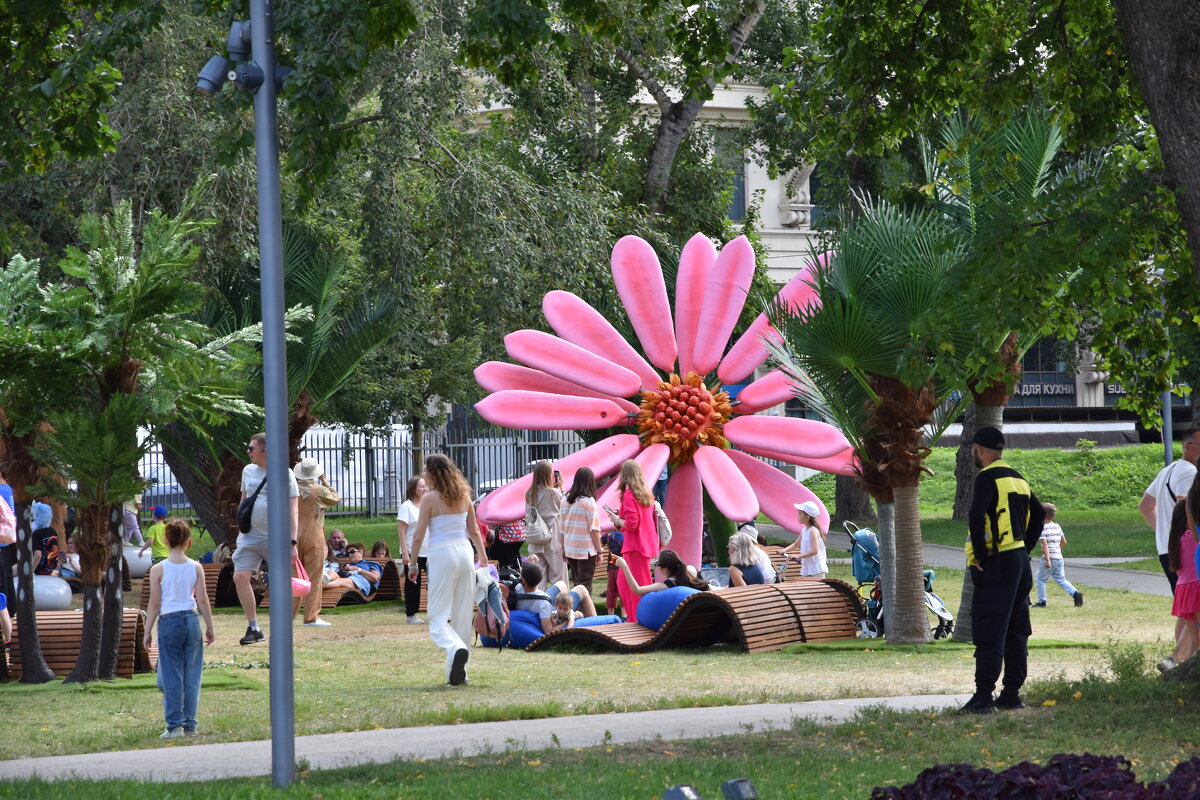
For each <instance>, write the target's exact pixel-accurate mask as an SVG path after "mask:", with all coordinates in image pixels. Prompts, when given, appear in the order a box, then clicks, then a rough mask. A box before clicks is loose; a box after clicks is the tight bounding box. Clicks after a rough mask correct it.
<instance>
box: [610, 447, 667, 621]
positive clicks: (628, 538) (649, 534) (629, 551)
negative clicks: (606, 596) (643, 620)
mask: <svg viewBox="0 0 1200 800" xmlns="http://www.w3.org/2000/svg"><path fill="white" fill-rule="evenodd" d="M617 492H618V493H619V494H620V496H621V510H620V511H619V512H616V511H613V510H612V509H611V508H605V511H607V512H608V516H609V519H610V520H612V524H613V527H615V528H616V529H617V530H619V531H620V532H621V533H622V535H623V536H624V537H625V541H624V543H623V545H622V548H621V553H622V556H623V557H624V559H625V562H626V563H627V564H628V565H629V573H630V574H631V575H632V577H633V578H634V579H635V580H634V582H635V583H636V584H640V585H647V584H649V583H651V578H650V561H651V559H653V558H654V557H655V556H656V555H658V526H657V525H656V524H655V522H654V495H653V494H651V493H650V489H649V487H647V486H646V478H645V476H644V475H643V474H642V467H641V465H640V464H638V463H637V462H636V461H634V460H632V459H630V460H628V461H626V462H625V463H624V464H622V465H621V474H620V477H619V478H618V479H617ZM621 572H622V574H621V576H620V577H619V578H617V591H618V592H619V593H620V595H621V606H622V607H623V608H624V609H625V615H626V617H627V618H628V620H629V621H630V622H637V606H638V601H639V600H640V599H641V595H640V594H639V593H637V592H634V591H633V590H632V589H631V588H630V584H629V582H628V581H627V580H626V577H625V571H624V570H622V571H621ZM610 591H611V590H610Z"/></svg>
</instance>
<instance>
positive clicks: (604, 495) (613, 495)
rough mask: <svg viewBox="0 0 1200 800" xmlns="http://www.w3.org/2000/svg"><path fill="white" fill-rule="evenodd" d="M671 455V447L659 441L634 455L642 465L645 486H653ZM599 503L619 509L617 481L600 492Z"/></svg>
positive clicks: (619, 500)
mask: <svg viewBox="0 0 1200 800" xmlns="http://www.w3.org/2000/svg"><path fill="white" fill-rule="evenodd" d="M670 455H671V448H670V447H667V446H666V445H665V444H662V443H661V442H660V443H659V444H652V445H650V446H649V447H647V448H646V449H645V450H643V451H642V452H640V453H638V454H637V456H635V457H634V459H633V460H634V461H636V462H638V464H639V465H641V467H642V474H643V475H645V477H646V486H648V487H649V488H650V489H653V488H654V482H655V481H657V480H658V476H659V474H660V473H662V468H663V466H664V465H666V463H667V459H668V458H669V457H670ZM597 502H599V503H600V505H601V506H602V507H603V506H606V505H607V506H612V507H613V508H614V509H617V510H620V508H621V496H620V495H619V494H617V481H613V482H612V483H610V484H609V485H608V486H607V487H606V488H605V489H604V491H603V492H601V493H600V497H599V499H598V501H597Z"/></svg>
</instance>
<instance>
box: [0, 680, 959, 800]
mask: <svg viewBox="0 0 1200 800" xmlns="http://www.w3.org/2000/svg"><path fill="white" fill-rule="evenodd" d="M968 697H969V695H965V694H951V695H926V696H908V697H875V698H857V699H844V700H815V701H811V702H807V703H763V704H758V705H748V706H730V707H714V708H680V709H669V710H665V711H634V712H629V713H624V714H586V715H580V716H572V717H556V718H554V719H545V720H524V721H516V722H477V723H469V724H463V725H434V726H427V727H418V728H397V729H392V730H375V731H355V732H350V733H327V734H320V735H317V736H301V737H298V738H297V739H296V760H297V761H298V762H300V761H304V762H307V765H308V767H309V768H310V769H332V768H335V767H346V766H353V765H356V764H368V763H376V762H384V761H391V760H394V759H397V758H408V759H418V758H419V759H429V758H441V757H443V756H455V755H461V756H474V755H480V754H483V753H489V752H505V751H518V752H519V751H523V750H543V749H546V748H551V747H596V746H599V745H605V744H621V743H627V742H639V741H651V740H656V739H666V740H672V739H703V738H707V737H710V736H727V735H736V734H741V733H746V732H748V731H749V730H756V731H766V730H779V729H783V728H788V727H790V726H791V725H792V724H793V722H795V721H796V720H800V719H810V720H813V721H816V722H823V723H829V722H844V721H846V720H849V719H852V718H853V717H854V716H855V715H856V714H857V713H858V712H859V711H860V710H861V709H863V708H867V707H870V706H886V707H888V708H894V709H900V710H911V709H930V710H946V709H951V708H957V707H959V706H961V705H962V704H963V703H965V702H966V701H967V699H968ZM552 737H557V740H555V738H552ZM270 774H271V743H270V741H266V740H264V741H254V742H225V743H221V744H199V745H182V746H181V745H174V746H167V747H160V748H157V749H149V750H136V751H129V752H116V753H87V754H83V755H74V756H51V757H45V756H43V757H39V758H31V759H22V760H17V761H0V780H2V779H22V778H33V777H38V778H41V779H43V780H48V781H53V780H66V779H70V778H85V779H93V780H113V779H120V778H126V779H134V780H139V781H150V782H177V781H203V780H213V779H216V778H238V777H254V776H260V775H270Z"/></svg>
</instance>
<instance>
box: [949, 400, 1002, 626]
mask: <svg viewBox="0 0 1200 800" xmlns="http://www.w3.org/2000/svg"><path fill="white" fill-rule="evenodd" d="M972 408H974V409H975V422H976V426H977V427H976V428H975V430H978V429H979V428H984V427H987V426H989V425H990V426H991V427H993V428H997V429H999V430H1003V429H1004V406H985V405H980V404H979V403H974V404H973V405H972ZM972 435H974V431H972ZM960 448H961V445H960ZM970 450H971V444H970V442H967V452H968V454H969V453H970ZM969 463H970V465H971V478H970V482H969V483H967V487H968V488H967V498H968V499H967V508H968V509H969V508H970V507H971V501H970V498H971V494H972V490H973V489H974V486H975V472H976V469H975V461H974V458H971V459H970V461H969ZM956 475H957V477H958V481H959V487H960V490H961V486H962V483H963V478H962V475H961V474H959V473H957V471H956ZM957 494H958V493H957V492H956V493H955V507H956V508H957V506H958V498H957ZM955 519H958V517H955ZM963 519H964V520H965V519H966V514H965V513H964V514H963ZM966 538H967V530H966V529H965V528H964V530H963V542H964V544H965V543H966ZM963 563H964V565H965V571H964V572H963V588H962V594H961V595H960V596H959V599H958V613H957V614H955V615H954V633H953V634H952V636H951V639H953V640H954V641H956V642H969V641H971V603H972V601H973V600H974V598H975V583H974V581H972V580H971V565H970V564H966V556H965V555H964V556H963Z"/></svg>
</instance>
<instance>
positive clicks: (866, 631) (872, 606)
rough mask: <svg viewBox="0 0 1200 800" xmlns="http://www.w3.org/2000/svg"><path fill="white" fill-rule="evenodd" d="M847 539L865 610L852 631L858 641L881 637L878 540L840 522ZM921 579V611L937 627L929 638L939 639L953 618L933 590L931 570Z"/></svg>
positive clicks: (947, 631) (950, 627)
mask: <svg viewBox="0 0 1200 800" xmlns="http://www.w3.org/2000/svg"><path fill="white" fill-rule="evenodd" d="M842 526H843V527H844V528H845V529H846V533H847V534H848V535H849V536H850V569H851V571H852V572H853V573H854V579H855V580H856V581H858V594H859V596H860V597H862V599H863V603H864V604H865V605H866V607H867V614H866V616H865V617H863V618H862V619H860V620H859V621H858V622H857V623H855V626H854V627H855V630H856V632H857V635H858V638H860V639H874V638H877V637H879V636H883V633H884V630H883V591H882V590H881V589H880V587H879V537H878V536H876V535H875V532H874V531H872V530H868V529H866V528H860V527H858V526H857V525H855V524H854V523H853V522H850V521H846V522H843V523H842ZM923 575H924V578H925V608H927V609H928V610H929V611H930V612H931V613H932V614H933V615H934V616H935V617H936V618H937V625H936V626H935V627H934V628H932V629H931V630H932V633H933V638H934V639H942V638H945V637H947V636H949V635H950V634H951V633H952V632H953V631H954V615H953V614H951V613H950V610H949V609H948V608H946V604H945V603H944V602H942V598H940V597H938V596H937V594H936V593H935V592H934V591H933V581H934V579H935V578H936V577H937V573H935V572H934V571H933V570H931V569H927V570H925V571H924V573H923Z"/></svg>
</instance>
